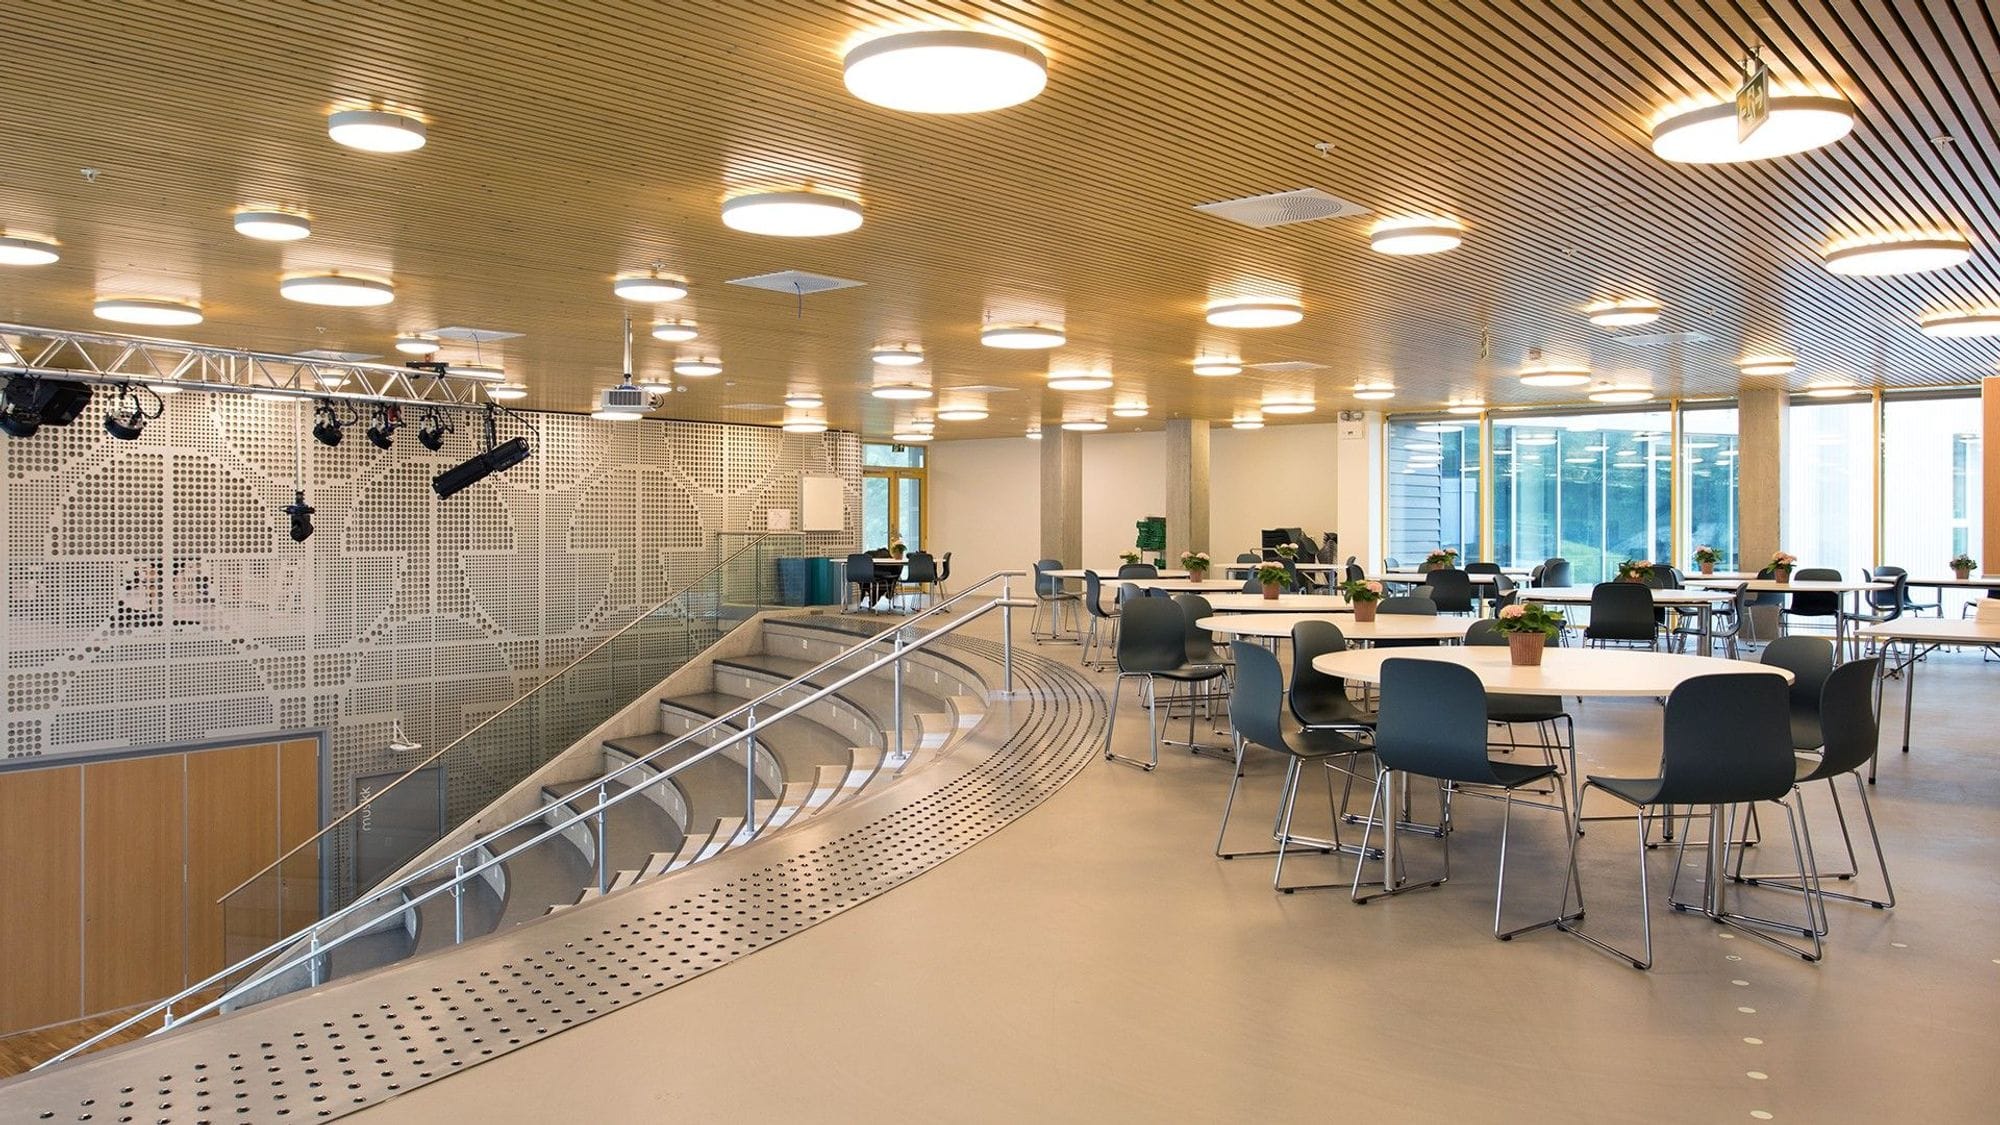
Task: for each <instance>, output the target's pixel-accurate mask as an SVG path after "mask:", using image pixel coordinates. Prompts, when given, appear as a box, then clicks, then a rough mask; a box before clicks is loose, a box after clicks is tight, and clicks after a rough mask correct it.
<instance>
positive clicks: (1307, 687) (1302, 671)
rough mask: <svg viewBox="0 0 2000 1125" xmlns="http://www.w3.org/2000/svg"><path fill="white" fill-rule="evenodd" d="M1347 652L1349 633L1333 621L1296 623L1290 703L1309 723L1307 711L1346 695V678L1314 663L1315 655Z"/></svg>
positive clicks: (1301, 717)
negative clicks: (1315, 704) (1326, 671)
mask: <svg viewBox="0 0 2000 1125" xmlns="http://www.w3.org/2000/svg"><path fill="white" fill-rule="evenodd" d="M1346 651H1347V634H1345V633H1342V632H1341V631H1340V626H1338V625H1335V624H1334V623H1333V622H1331V621H1301V622H1299V623H1298V624H1296V625H1293V626H1292V691H1291V694H1290V695H1289V696H1288V697H1287V702H1288V703H1290V704H1291V708H1292V715H1293V717H1295V718H1297V719H1298V720H1299V721H1300V722H1308V721H1310V720H1309V719H1308V717H1307V716H1306V715H1305V714H1304V712H1306V711H1310V710H1312V706H1311V705H1312V704H1313V703H1314V702H1316V701H1318V700H1323V699H1335V698H1339V699H1345V698H1346V696H1347V681H1346V680H1344V679H1342V678H1341V677H1339V676H1329V675H1327V674H1326V673H1325V672H1322V671H1320V670H1318V669H1317V668H1314V667H1313V666H1312V662H1313V657H1315V656H1325V655H1327V654H1328V653H1334V652H1346Z"/></svg>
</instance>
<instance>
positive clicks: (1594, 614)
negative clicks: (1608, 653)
mask: <svg viewBox="0 0 2000 1125" xmlns="http://www.w3.org/2000/svg"><path fill="white" fill-rule="evenodd" d="M1655 625H1656V622H1655V621H1654V619H1653V591H1652V589H1651V588H1650V587H1647V586H1642V585H1640V584H1639V583H1637V582H1599V583H1598V584H1597V585H1595V586H1593V587H1591V588H1590V625H1589V626H1588V627H1587V628H1585V629H1584V634H1583V635H1584V636H1586V637H1589V638H1591V639H1592V640H1600V641H1650V640H1652V639H1653V630H1654V627H1655Z"/></svg>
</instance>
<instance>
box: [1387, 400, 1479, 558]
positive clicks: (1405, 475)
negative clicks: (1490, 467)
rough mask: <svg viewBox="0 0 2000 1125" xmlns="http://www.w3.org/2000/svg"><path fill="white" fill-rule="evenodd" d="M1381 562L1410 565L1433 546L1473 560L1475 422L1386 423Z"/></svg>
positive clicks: (1476, 538)
mask: <svg viewBox="0 0 2000 1125" xmlns="http://www.w3.org/2000/svg"><path fill="white" fill-rule="evenodd" d="M1388 431H1389V513H1388V515H1389V542H1388V548H1387V550H1386V552H1385V560H1386V559H1395V560H1396V561H1397V562H1399V563H1401V564H1402V565H1405V566H1413V565H1415V564H1417V563H1419V562H1421V561H1423V558H1424V556H1425V555H1428V554H1430V553H1431V552H1432V551H1434V550H1436V549H1437V548H1439V547H1441V546H1443V547H1452V548H1455V549H1456V550H1457V551H1458V557H1459V559H1460V560H1461V561H1463V562H1471V561H1472V560H1474V559H1477V558H1479V557H1480V556H1479V548H1480V543H1479V422H1478V420H1477V419H1464V418H1448V419H1420V420H1415V421H1392V422H1390V423H1389V426H1388Z"/></svg>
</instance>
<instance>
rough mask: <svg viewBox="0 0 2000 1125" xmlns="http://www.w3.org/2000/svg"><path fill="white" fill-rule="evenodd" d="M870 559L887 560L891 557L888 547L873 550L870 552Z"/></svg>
mask: <svg viewBox="0 0 2000 1125" xmlns="http://www.w3.org/2000/svg"><path fill="white" fill-rule="evenodd" d="M868 557H869V558H871V559H886V558H888V557H889V548H887V547H875V548H872V549H870V550H869V552H868Z"/></svg>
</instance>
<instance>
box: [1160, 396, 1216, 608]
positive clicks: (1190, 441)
mask: <svg viewBox="0 0 2000 1125" xmlns="http://www.w3.org/2000/svg"><path fill="white" fill-rule="evenodd" d="M1208 476H1209V466H1208V422H1207V420H1205V419H1197V418H1172V419H1169V420H1168V421H1167V513H1166V514H1167V552H1166V554H1167V565H1168V566H1179V565H1180V558H1181V552H1183V551H1208V552H1209V557H1210V559H1211V560H1212V561H1214V562H1216V563H1217V565H1218V567H1219V566H1220V564H1221V563H1223V562H1225V561H1227V560H1223V559H1216V558H1215V552H1214V551H1212V550H1209V543H1208ZM1215 573H1217V574H1221V573H1222V571H1221V570H1220V569H1217V570H1216V572H1215Z"/></svg>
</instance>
